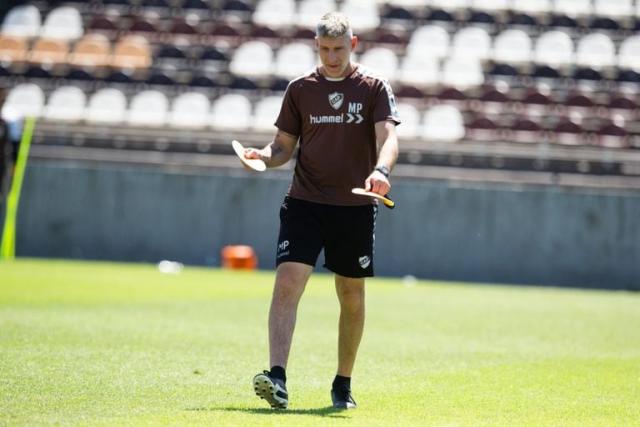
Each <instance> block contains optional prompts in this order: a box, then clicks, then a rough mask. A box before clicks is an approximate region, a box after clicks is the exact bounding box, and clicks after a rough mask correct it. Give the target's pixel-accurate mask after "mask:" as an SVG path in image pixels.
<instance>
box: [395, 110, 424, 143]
mask: <svg viewBox="0 0 640 427" xmlns="http://www.w3.org/2000/svg"><path fill="white" fill-rule="evenodd" d="M398 111H399V113H400V117H402V124H401V125H400V126H397V127H396V133H397V134H398V136H399V137H400V138H407V139H410V138H416V137H418V135H420V111H418V109H417V108H416V107H415V106H414V105H413V104H409V103H407V102H399V103H398Z"/></svg>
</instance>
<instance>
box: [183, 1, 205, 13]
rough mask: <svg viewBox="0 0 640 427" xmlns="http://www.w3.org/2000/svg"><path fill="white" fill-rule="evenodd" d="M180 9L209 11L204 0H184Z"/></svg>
mask: <svg viewBox="0 0 640 427" xmlns="http://www.w3.org/2000/svg"><path fill="white" fill-rule="evenodd" d="M182 9H185V10H193V11H209V10H210V8H209V4H208V3H207V2H205V1H204V0H184V2H183V3H182Z"/></svg>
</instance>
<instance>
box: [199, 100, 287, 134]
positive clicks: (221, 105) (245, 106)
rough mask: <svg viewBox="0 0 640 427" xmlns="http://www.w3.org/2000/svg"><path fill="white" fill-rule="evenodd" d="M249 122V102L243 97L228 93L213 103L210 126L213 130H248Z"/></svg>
mask: <svg viewBox="0 0 640 427" xmlns="http://www.w3.org/2000/svg"><path fill="white" fill-rule="evenodd" d="M251 120H252V117H251V102H249V100H248V99H247V97H246V96H244V95H241V94H235V93H230V94H226V95H222V96H221V97H220V98H218V99H216V100H215V101H214V102H213V107H212V108H211V126H212V127H214V128H222V129H248V128H249V127H250V125H251ZM274 121H275V120H274Z"/></svg>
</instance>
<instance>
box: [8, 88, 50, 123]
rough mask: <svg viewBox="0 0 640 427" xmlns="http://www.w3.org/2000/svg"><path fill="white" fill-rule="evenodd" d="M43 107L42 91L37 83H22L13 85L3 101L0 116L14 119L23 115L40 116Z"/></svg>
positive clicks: (10, 119) (9, 119)
mask: <svg viewBox="0 0 640 427" xmlns="http://www.w3.org/2000/svg"><path fill="white" fill-rule="evenodd" d="M43 108H44V92H43V91H42V89H40V87H39V86H38V85H35V84H33V83H22V84H19V85H17V86H15V87H13V88H12V89H11V90H10V91H9V93H8V95H7V98H6V99H5V101H4V105H3V107H2V118H3V119H5V120H6V121H14V120H18V119H22V118H24V117H36V118H37V117H40V116H41V115H42V109H43Z"/></svg>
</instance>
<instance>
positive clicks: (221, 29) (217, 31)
mask: <svg viewBox="0 0 640 427" xmlns="http://www.w3.org/2000/svg"><path fill="white" fill-rule="evenodd" d="M209 34H211V35H212V36H215V37H222V38H229V39H232V40H234V41H235V42H236V43H237V38H238V37H240V32H239V31H238V29H237V28H236V27H235V26H233V25H230V24H229V23H226V22H219V23H217V24H216V25H214V26H213V28H212V29H211V31H210V32H209Z"/></svg>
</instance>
